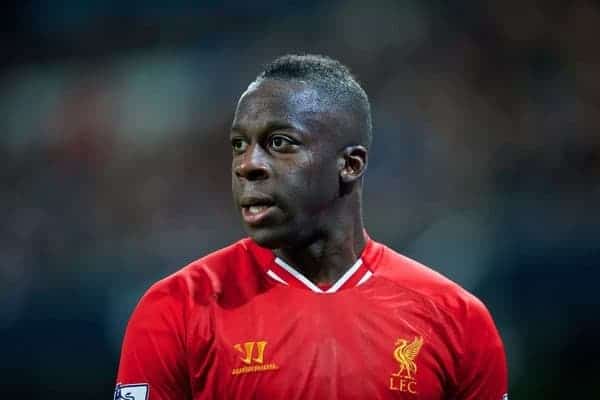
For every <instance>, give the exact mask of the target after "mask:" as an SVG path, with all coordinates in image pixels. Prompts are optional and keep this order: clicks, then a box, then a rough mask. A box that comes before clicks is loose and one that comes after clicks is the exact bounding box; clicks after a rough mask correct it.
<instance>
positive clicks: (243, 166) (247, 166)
mask: <svg viewBox="0 0 600 400" xmlns="http://www.w3.org/2000/svg"><path fill="white" fill-rule="evenodd" d="M238 158H239V160H238V161H239V162H237V163H235V162H234V164H235V166H234V172H235V175H236V176H237V177H238V178H244V179H246V180H249V181H260V180H264V179H267V178H268V177H269V168H268V165H267V162H266V160H265V154H264V152H263V151H262V149H261V148H260V146H259V145H257V144H253V145H251V146H250V147H249V148H248V150H247V151H246V152H244V153H243V154H240V155H239V156H238Z"/></svg>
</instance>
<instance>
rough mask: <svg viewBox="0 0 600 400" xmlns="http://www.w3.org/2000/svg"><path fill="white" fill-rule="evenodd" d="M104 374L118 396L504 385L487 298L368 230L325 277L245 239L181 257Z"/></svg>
mask: <svg viewBox="0 0 600 400" xmlns="http://www.w3.org/2000/svg"><path fill="white" fill-rule="evenodd" d="M117 381H118V382H119V385H117V390H116V393H115V398H116V399H117V398H119V399H129V400H134V399H135V400H140V399H150V400H167V399H169V400H171V399H172V400H175V399H177V400H184V399H195V400H200V399H285V400H294V399H319V400H322V399H407V400H408V399H413V400H417V399H418V400H424V399H428V400H433V399H436V400H438V399H461V400H463V399H464V400H467V399H477V400H487V399H489V400H501V399H506V398H507V396H506V392H507V369H506V361H505V356H504V349H503V344H502V341H501V339H500V337H499V335H498V332H497V330H496V327H495V325H494V322H493V321H492V318H491V316H490V314H489V312H488V311H487V309H486V307H485V306H484V305H483V304H482V303H481V302H480V301H479V300H478V299H477V298H475V297H474V296H473V295H471V294H469V293H468V292H467V291H465V290H464V289H462V288H461V287H459V286H458V285H457V284H455V283H453V282H451V281H450V280H448V279H447V278H444V277H443V276H441V275H440V274H438V273H436V272H434V271H432V270H431V269H429V268H427V267H425V266H423V265H421V264H419V263H417V262H416V261H413V260H411V259H409V258H407V257H404V256H402V255H400V254H398V253H396V252H394V251H393V250H391V249H389V248H388V247H386V246H384V245H382V244H379V243H376V242H374V241H373V240H371V239H369V240H368V242H367V245H366V247H365V249H364V251H363V253H362V254H361V258H360V259H359V260H358V261H357V262H356V263H355V264H354V265H353V266H352V267H351V268H350V269H349V270H348V272H347V273H346V274H345V275H344V276H342V277H341V278H340V280H339V281H338V282H336V283H334V284H333V285H332V286H330V287H328V288H320V287H318V286H315V285H314V284H312V283H311V282H310V281H308V280H307V279H306V278H305V277H303V276H302V275H301V274H300V273H298V272H297V271H296V270H295V269H294V268H293V267H291V266H289V265H287V264H286V263H285V262H283V261H282V260H280V259H278V258H276V257H275V255H274V254H273V252H271V251H270V250H267V249H265V248H262V247H259V246H258V245H257V244H256V243H254V242H253V241H252V240H250V239H244V240H241V241H239V242H237V243H235V244H233V245H231V246H229V247H227V248H224V249H222V250H219V251H217V252H214V253H212V254H210V255H208V256H206V257H204V258H201V259H199V260H197V261H195V262H193V263H191V264H190V265H188V266H186V267H185V268H183V269H181V270H180V271H178V272H176V273H175V274H173V275H171V276H169V277H167V278H165V279H163V280H161V281H159V282H158V283H156V284H154V285H153V286H152V287H151V288H150V289H149V290H148V292H147V293H146V294H145V295H144V296H143V298H142V299H141V301H140V302H139V304H138V305H137V307H136V309H135V311H134V313H133V315H132V317H131V320H130V321H129V325H128V327H127V331H126V334H125V339H124V342H123V349H122V354H121V362H120V366H119V372H118V379H117ZM127 396H129V397H127ZM503 396H504V397H503Z"/></svg>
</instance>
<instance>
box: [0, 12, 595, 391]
mask: <svg viewBox="0 0 600 400" xmlns="http://www.w3.org/2000/svg"><path fill="white" fill-rule="evenodd" d="M164 3H166V2H159V1H143V2H142V1H92V0H90V1H54V2H45V1H22V2H17V1H12V2H8V3H5V5H4V6H3V9H2V13H1V17H0V22H1V23H2V27H3V30H2V35H1V36H0V37H1V45H2V46H1V49H2V57H0V132H1V133H0V159H1V163H0V165H1V166H2V168H0V176H1V178H0V184H1V188H2V190H1V195H0V222H1V223H0V338H1V340H0V367H1V371H0V372H1V373H0V394H2V393H4V394H8V393H12V394H13V396H14V395H15V394H17V397H14V398H19V399H41V398H44V399H64V398H85V399H91V400H93V399H107V398H111V396H112V391H113V387H114V383H115V382H114V379H115V373H116V368H117V360H118V355H119V347H120V342H121V338H122V334H123V329H124V326H125V323H126V321H127V318H128V317H129V314H130V312H131V310H132V308H133V307H134V305H135V303H136V302H137V300H138V298H139V297H140V295H141V294H142V293H143V292H144V290H146V289H147V288H148V286H149V285H150V284H151V283H152V282H154V281H156V280H157V279H159V278H161V277H164V276H165V275H167V274H169V273H171V272H173V271H175V270H177V269H178V268H180V267H181V266H183V265H185V264H187V263H188V262H190V261H191V260H193V259H195V258H198V257H199V256H202V255H204V254H206V253H207V252H209V251H211V250H214V249H217V248H219V247H221V246H224V245H226V244H228V243H230V242H232V241H234V240H236V239H237V238H239V237H240V236H242V235H243V233H242V230H241V228H240V224H239V222H238V217H237V215H236V213H235V211H234V209H233V206H232V201H231V200H230V197H231V196H230V193H229V190H230V188H229V186H230V183H229V182H230V177H229V174H230V172H229V165H230V149H229V144H228V141H227V134H228V126H229V124H230V122H231V118H232V113H233V110H234V107H235V104H236V101H237V98H238V96H239V94H240V93H241V92H242V91H243V90H244V89H245V87H246V86H247V84H248V83H249V81H250V80H252V79H253V77H254V76H255V75H256V74H257V73H259V72H260V70H261V66H262V65H263V64H265V63H266V62H268V61H270V60H271V59H272V58H273V57H275V56H277V55H280V54H283V53H287V52H315V53H323V54H328V55H330V56H333V57H335V58H338V59H340V60H341V61H342V62H344V63H346V64H347V65H348V66H350V68H351V69H352V70H353V71H354V72H355V73H356V75H357V76H358V78H359V80H360V81H361V82H362V83H363V85H364V87H365V89H366V91H367V93H368V94H369V95H370V97H371V101H372V107H373V112H374V127H375V140H374V146H373V149H372V153H371V159H370V166H369V172H368V175H367V181H366V188H365V219H366V226H367V228H368V230H369V232H370V234H371V235H372V236H373V237H374V238H375V239H377V240H379V241H382V242H385V243H387V244H388V245H390V246H391V247H393V248H395V249H396V250H398V251H400V252H402V253H405V254H407V255H409V256H411V257H413V258H415V259H417V260H419V261H421V262H424V263H426V264H428V265H430V266H432V267H433V268H435V269H437V270H439V271H441V272H442V273H444V274H446V275H448V276H450V277H451V278H453V279H454V280H456V281H457V282H459V283H460V284H461V285H463V286H464V287H466V288H467V289H469V290H471V291H473V292H474V293H475V294H476V295H478V296H479V297H480V298H481V299H482V300H483V301H484V302H485V303H486V304H487V305H488V307H489V308H490V310H491V311H492V313H493V315H494V317H495V320H496V322H497V324H498V327H499V329H500V331H501V334H502V336H503V338H504V341H505V344H506V350H507V354H508V359H509V365H510V392H511V398H512V399H518V398H521V399H580V398H581V399H591V398H598V396H599V393H600V379H598V377H597V375H598V373H599V372H600V367H599V366H598V362H599V361H600V357H599V356H600V354H599V353H600V350H599V349H600V347H599V346H598V337H599V336H600V322H599V320H600V312H599V307H598V306H599V303H600V295H599V293H598V292H599V291H600V289H599V288H598V281H599V277H600V272H599V271H598V268H599V266H600V265H599V264H600V263H599V262H600V246H599V235H600V211H599V204H600V201H599V200H600V133H599V128H600V74H599V71H600V70H599V67H600V51H599V49H600V47H599V45H598V39H599V38H600V7H599V6H598V4H597V3H595V2H591V1H554V0H548V1H533V0H520V1H512V0H509V1H507V0H487V1H486V0H483V1H449V2H446V1H434V0H408V1H394V0H377V1H374V0H372V1H358V0H349V1H337V0H336V1H324V2H320V1H316V0H312V1H302V2H300V1H297V2H282V1H263V2H245V1H229V2H218V1H203V2H202V1H200V2H192V1H183V0H174V1H170V2H169V4H170V5H168V6H165V5H164ZM11 398H13V397H11ZM493 400H495V399H493Z"/></svg>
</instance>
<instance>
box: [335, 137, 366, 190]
mask: <svg viewBox="0 0 600 400" xmlns="http://www.w3.org/2000/svg"><path fill="white" fill-rule="evenodd" d="M367 153H368V151H367V149H366V148H365V147H364V146H360V145H357V146H348V147H346V148H345V149H344V150H343V151H342V154H341V157H340V167H341V168H340V179H341V181H342V182H343V183H352V182H355V181H357V180H359V179H360V178H362V176H363V175H364V173H365V171H366V170H367Z"/></svg>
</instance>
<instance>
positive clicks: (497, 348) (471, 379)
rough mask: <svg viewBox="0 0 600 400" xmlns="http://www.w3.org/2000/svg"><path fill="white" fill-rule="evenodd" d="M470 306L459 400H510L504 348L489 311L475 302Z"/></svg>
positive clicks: (460, 375) (460, 370)
mask: <svg viewBox="0 0 600 400" xmlns="http://www.w3.org/2000/svg"><path fill="white" fill-rule="evenodd" d="M471 300H472V301H471V302H470V303H469V305H468V310H467V321H466V324H465V330H464V337H463V351H462V354H463V357H462V361H461V364H460V367H459V374H458V376H459V381H458V390H457V394H456V396H455V398H456V399H457V400H507V399H508V394H507V392H508V370H507V365H506V356H505V353H504V345H503V343H502V339H501V338H500V334H499V333H498V329H497V328H496V325H495V324H494V321H493V319H492V316H491V314H490V312H489V311H488V309H487V308H486V307H485V305H484V304H483V303H481V302H480V301H479V300H477V299H475V298H472V299H471Z"/></svg>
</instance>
